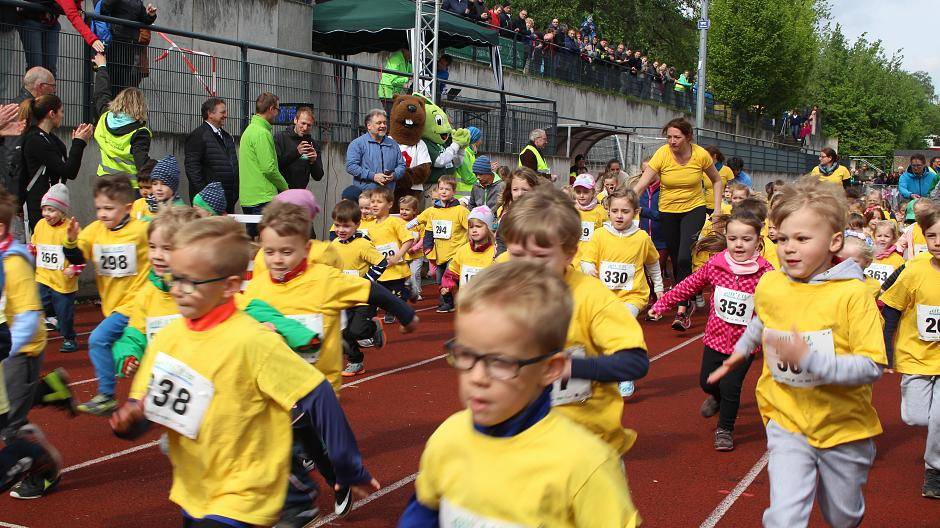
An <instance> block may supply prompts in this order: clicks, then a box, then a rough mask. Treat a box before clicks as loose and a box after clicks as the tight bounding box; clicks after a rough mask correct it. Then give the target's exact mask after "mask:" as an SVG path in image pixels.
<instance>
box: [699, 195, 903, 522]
mask: <svg viewBox="0 0 940 528" xmlns="http://www.w3.org/2000/svg"><path fill="white" fill-rule="evenodd" d="M779 194H780V197H779V199H777V198H775V203H774V207H773V209H772V211H771V213H770V219H771V221H772V222H773V224H774V225H776V226H777V244H778V246H777V252H778V254H779V255H780V263H781V265H782V266H783V268H782V271H771V272H769V273H766V274H764V275H763V276H762V277H761V280H760V282H759V283H758V285H757V289H756V290H755V293H754V317H753V318H752V319H751V322H750V323H749V324H748V326H747V329H746V330H745V332H744V335H743V336H742V337H741V339H740V340H739V341H738V343H737V344H736V345H735V348H734V353H733V354H732V355H731V357H730V358H729V359H727V360H726V361H725V362H724V363H723V365H722V366H721V367H719V368H718V369H716V370H715V372H713V373H712V374H711V375H710V376H709V377H708V383H715V382H716V381H718V380H719V379H720V378H721V377H722V376H724V375H725V374H726V373H727V372H728V370H729V369H731V368H735V367H736V366H737V365H738V364H739V363H741V362H743V361H744V360H745V358H746V357H747V355H748V354H750V353H751V352H752V351H753V350H754V349H755V348H756V347H757V346H758V345H761V344H762V345H763V351H764V359H765V361H764V367H763V371H762V373H761V376H760V379H759V380H758V382H757V404H758V408H759V409H760V413H761V416H762V417H763V420H764V424H765V426H766V428H767V450H768V452H769V453H770V462H769V465H768V472H769V474H770V507H769V508H767V510H765V511H764V517H763V523H764V526H805V525H806V524H807V523H808V522H809V515H810V511H811V510H812V506H813V502H814V500H815V499H816V498H818V499H819V501H820V506H821V507H820V510H821V511H822V515H823V517H824V518H825V519H826V521H827V522H828V523H829V524H830V525H833V526H857V525H858V524H859V523H861V521H862V518H863V516H864V514H865V500H864V496H863V493H862V487H863V486H864V484H865V482H866V481H867V479H868V471H869V469H870V468H871V465H872V463H873V462H874V459H875V444H874V441H873V440H872V438H873V437H874V436H877V435H879V434H881V432H882V429H881V423H880V422H879V420H878V414H877V413H876V412H875V408H874V407H873V406H872V401H871V392H872V387H871V385H872V383H874V382H875V381H876V380H877V379H878V378H880V377H881V373H882V369H883V367H884V365H885V364H886V363H887V358H886V357H885V348H884V341H883V339H881V335H880V332H881V324H880V323H881V318H880V315H879V313H878V307H877V306H876V305H875V299H874V298H873V297H872V296H871V294H870V293H869V291H868V289H867V287H866V286H865V284H864V283H863V282H862V278H863V277H864V275H863V273H862V270H861V268H860V267H859V265H858V264H857V263H856V262H855V261H854V260H852V259H848V260H845V261H842V262H840V263H838V264H836V262H837V260H836V258H835V257H836V253H838V251H839V250H840V249H841V248H842V244H843V229H844V227H845V218H846V205H845V198H844V194H843V192H842V189H840V188H837V187H835V186H833V185H828V184H820V183H818V182H813V181H802V182H800V183H796V184H788V185H787V186H786V187H784V188H783V189H782V190H780V191H779ZM820 482H821V483H822V484H821V485H820V484H819V483H820Z"/></svg>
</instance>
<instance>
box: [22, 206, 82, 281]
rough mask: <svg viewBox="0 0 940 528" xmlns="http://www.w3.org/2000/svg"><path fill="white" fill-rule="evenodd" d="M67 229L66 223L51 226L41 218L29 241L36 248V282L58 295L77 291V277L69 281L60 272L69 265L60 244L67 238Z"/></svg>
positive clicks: (67, 224)
mask: <svg viewBox="0 0 940 528" xmlns="http://www.w3.org/2000/svg"><path fill="white" fill-rule="evenodd" d="M68 228H69V223H68V221H62V222H59V225H57V226H51V225H49V222H46V219H45V218H41V219H40V220H39V222H38V223H36V227H35V229H33V237H32V240H31V242H32V244H33V246H35V248H36V282H38V283H39V284H45V285H46V286H48V287H50V288H52V289H53V290H55V291H57V292H59V293H74V292H76V291H78V277H72V278H71V279H70V278H68V277H66V276H65V273H63V272H62V270H64V269H65V268H67V267H69V266H70V265H71V263H70V262H69V261H68V259H66V258H65V254H64V253H63V252H62V244H63V243H64V242H65V241H66V239H67V238H68V236H67V234H66V232H67V231H68Z"/></svg>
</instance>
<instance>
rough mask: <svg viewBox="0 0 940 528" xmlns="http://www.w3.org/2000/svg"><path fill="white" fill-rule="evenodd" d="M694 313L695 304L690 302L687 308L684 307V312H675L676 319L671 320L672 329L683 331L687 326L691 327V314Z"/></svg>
mask: <svg viewBox="0 0 940 528" xmlns="http://www.w3.org/2000/svg"><path fill="white" fill-rule="evenodd" d="M693 313H695V305H694V304H690V305H689V306H688V308H686V309H685V313H684V314H678V313H677V314H676V320H675V321H673V322H672V329H673V330H678V331H680V332H685V331H686V330H688V329H689V328H692V314H693Z"/></svg>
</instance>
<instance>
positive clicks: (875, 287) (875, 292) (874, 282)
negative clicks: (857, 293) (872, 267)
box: [865, 277, 881, 299]
mask: <svg viewBox="0 0 940 528" xmlns="http://www.w3.org/2000/svg"><path fill="white" fill-rule="evenodd" d="M865 286H867V287H868V293H870V294H871V295H872V297H874V298H875V299H877V298H878V296H879V295H881V283H880V282H878V279H873V278H871V277H865Z"/></svg>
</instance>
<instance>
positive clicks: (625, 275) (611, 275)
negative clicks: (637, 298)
mask: <svg viewBox="0 0 940 528" xmlns="http://www.w3.org/2000/svg"><path fill="white" fill-rule="evenodd" d="M634 275H636V266H634V265H633V264H625V263H623V262H607V261H603V262H601V269H600V273H599V276H600V279H601V282H603V283H604V285H605V286H607V288H608V289H611V290H632V289H633V276H634Z"/></svg>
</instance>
